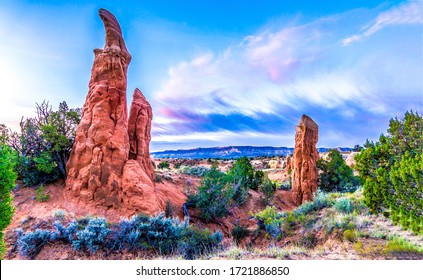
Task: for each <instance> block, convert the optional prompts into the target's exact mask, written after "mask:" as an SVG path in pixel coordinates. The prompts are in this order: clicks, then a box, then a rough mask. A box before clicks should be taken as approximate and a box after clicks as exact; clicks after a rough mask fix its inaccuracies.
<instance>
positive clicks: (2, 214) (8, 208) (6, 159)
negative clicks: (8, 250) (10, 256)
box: [0, 144, 17, 259]
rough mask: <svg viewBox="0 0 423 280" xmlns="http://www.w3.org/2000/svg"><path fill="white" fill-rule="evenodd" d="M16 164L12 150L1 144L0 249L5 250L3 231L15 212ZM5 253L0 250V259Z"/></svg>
mask: <svg viewBox="0 0 423 280" xmlns="http://www.w3.org/2000/svg"><path fill="white" fill-rule="evenodd" d="M15 163H16V155H15V153H14V152H13V151H12V149H11V148H10V147H9V146H7V145H5V144H0V234H1V238H0V249H1V248H4V241H3V231H4V230H5V229H6V227H7V226H8V225H9V224H10V222H11V221H12V217H13V213H14V210H15V209H14V207H13V198H12V196H11V194H10V192H11V190H12V188H13V187H14V186H15V181H16V176H17V175H16V172H15V171H14V166H15ZM3 253H4V252H2V250H0V259H2V258H3Z"/></svg>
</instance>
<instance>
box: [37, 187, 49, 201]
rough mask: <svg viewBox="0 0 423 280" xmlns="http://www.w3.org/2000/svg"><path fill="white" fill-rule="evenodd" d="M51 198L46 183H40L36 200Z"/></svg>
mask: <svg viewBox="0 0 423 280" xmlns="http://www.w3.org/2000/svg"><path fill="white" fill-rule="evenodd" d="M49 198H50V195H49V194H48V193H46V192H45V190H44V185H40V186H39V187H38V188H37V189H36V190H35V200H36V201H38V202H46V201H47V200H48V199H49Z"/></svg>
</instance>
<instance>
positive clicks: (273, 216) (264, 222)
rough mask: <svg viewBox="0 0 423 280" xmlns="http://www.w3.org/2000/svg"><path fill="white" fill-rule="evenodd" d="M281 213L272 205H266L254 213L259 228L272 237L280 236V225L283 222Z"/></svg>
mask: <svg viewBox="0 0 423 280" xmlns="http://www.w3.org/2000/svg"><path fill="white" fill-rule="evenodd" d="M283 217H284V216H283V215H282V214H281V213H279V212H277V211H276V209H275V208H274V207H270V206H267V207H266V209H264V210H263V211H260V212H258V213H256V214H255V215H254V218H256V219H257V221H258V226H259V229H264V230H265V231H266V232H267V233H268V234H270V236H272V237H273V238H280V237H281V233H282V230H281V225H282V223H283V222H284V219H283Z"/></svg>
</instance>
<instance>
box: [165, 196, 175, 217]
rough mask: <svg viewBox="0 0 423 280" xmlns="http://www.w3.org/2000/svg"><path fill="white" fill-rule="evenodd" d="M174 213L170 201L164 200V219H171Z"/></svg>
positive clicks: (173, 207)
mask: <svg viewBox="0 0 423 280" xmlns="http://www.w3.org/2000/svg"><path fill="white" fill-rule="evenodd" d="M174 211H175V206H174V205H173V204H172V202H171V201H170V200H166V208H165V217H166V218H171V217H173V212H174Z"/></svg>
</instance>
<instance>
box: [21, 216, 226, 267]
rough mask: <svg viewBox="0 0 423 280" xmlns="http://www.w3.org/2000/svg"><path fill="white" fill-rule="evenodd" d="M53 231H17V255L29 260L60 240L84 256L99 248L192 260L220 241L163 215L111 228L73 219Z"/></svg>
mask: <svg viewBox="0 0 423 280" xmlns="http://www.w3.org/2000/svg"><path fill="white" fill-rule="evenodd" d="M54 228H55V230H40V229H37V230H35V231H33V232H31V231H30V232H26V233H24V232H23V231H22V230H21V229H19V230H17V249H18V253H19V254H20V255H21V256H22V257H26V258H29V259H32V258H34V257H35V256H36V255H37V254H38V253H39V252H40V250H41V249H42V248H43V246H44V245H45V244H46V243H47V242H56V241H60V242H64V243H68V244H71V245H72V247H73V249H74V250H83V251H85V252H87V253H95V252H97V251H98V250H100V249H101V250H103V252H124V251H126V250H128V251H138V250H152V251H154V252H156V253H158V254H159V255H169V254H182V255H183V256H184V257H185V258H186V259H193V258H195V257H197V256H198V255H201V254H205V253H210V252H212V251H213V250H215V249H216V248H218V246H219V244H220V243H221V241H222V239H223V235H222V233H221V232H220V231H217V232H215V233H211V232H210V231H209V230H208V229H205V230H202V229H199V228H197V227H191V226H189V225H188V223H186V222H180V221H179V220H177V219H169V218H164V217H163V214H161V215H158V216H154V217H149V216H144V215H141V216H134V217H132V219H130V220H121V221H120V222H119V223H118V224H114V225H109V224H108V223H107V222H106V220H105V219H104V218H85V219H81V220H78V221H77V220H73V221H71V222H70V223H69V224H68V225H67V226H64V225H63V224H62V222H61V221H58V220H56V221H55V222H54Z"/></svg>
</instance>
